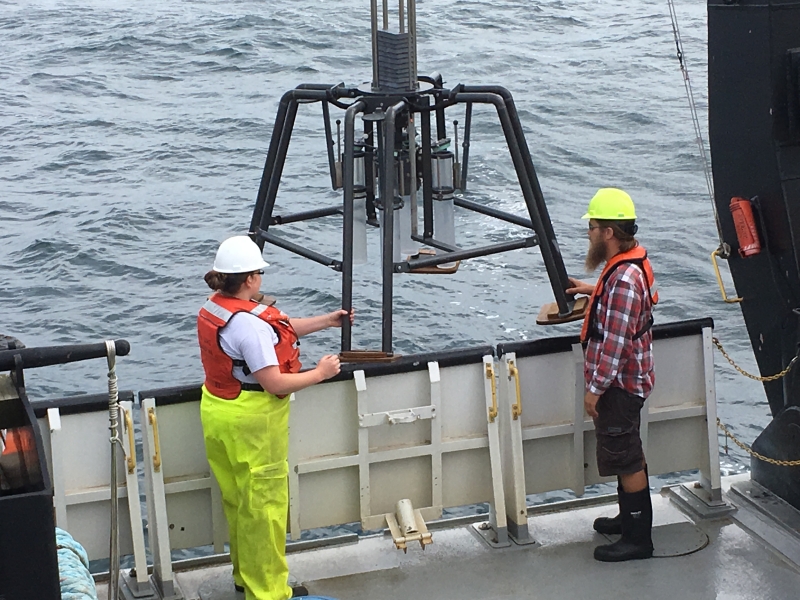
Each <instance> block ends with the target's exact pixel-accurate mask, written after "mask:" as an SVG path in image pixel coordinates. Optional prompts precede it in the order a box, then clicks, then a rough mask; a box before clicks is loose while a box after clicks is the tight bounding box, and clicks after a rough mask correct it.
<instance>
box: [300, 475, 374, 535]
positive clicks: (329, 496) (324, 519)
mask: <svg viewBox="0 0 800 600" xmlns="http://www.w3.org/2000/svg"><path fill="white" fill-rule="evenodd" d="M300 489H301V492H300V514H299V515H298V517H299V522H300V528H301V529H312V528H314V527H324V526H326V525H331V524H341V523H353V522H355V521H358V520H359V519H360V515H359V498H358V467H349V468H346V469H333V470H331V471H322V472H318V473H308V474H306V475H303V476H301V477H300Z"/></svg>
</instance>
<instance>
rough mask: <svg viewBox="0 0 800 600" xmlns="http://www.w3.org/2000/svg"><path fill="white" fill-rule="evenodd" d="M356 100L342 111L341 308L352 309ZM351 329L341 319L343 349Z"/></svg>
mask: <svg viewBox="0 0 800 600" xmlns="http://www.w3.org/2000/svg"><path fill="white" fill-rule="evenodd" d="M364 106H365V105H364V102H362V101H360V100H359V101H358V102H355V103H353V104H352V105H351V106H350V107H348V109H347V111H346V112H345V113H344V157H343V159H342V162H343V164H342V180H343V182H342V183H343V184H344V227H342V231H343V234H342V238H343V239H342V308H343V309H344V310H346V311H347V312H348V313H349V312H350V311H351V310H352V309H353V185H354V184H353V173H354V171H355V156H354V154H355V137H356V134H355V121H356V114H358V113H360V112H361V111H363V110H364ZM351 339H352V331H351V326H350V317H349V316H347V315H346V316H345V317H344V318H343V319H342V352H346V351H348V350H350V344H351Z"/></svg>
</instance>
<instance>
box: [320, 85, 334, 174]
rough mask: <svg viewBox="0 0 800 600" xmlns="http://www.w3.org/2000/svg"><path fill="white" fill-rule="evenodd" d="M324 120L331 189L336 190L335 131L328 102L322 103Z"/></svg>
mask: <svg viewBox="0 0 800 600" xmlns="http://www.w3.org/2000/svg"><path fill="white" fill-rule="evenodd" d="M322 120H323V123H324V125H325V142H326V144H327V146H328V168H329V169H330V171H331V187H332V188H333V189H334V190H335V189H337V188H336V157H335V156H334V154H333V145H334V143H333V131H331V111H330V107H329V106H328V101H327V100H323V101H322Z"/></svg>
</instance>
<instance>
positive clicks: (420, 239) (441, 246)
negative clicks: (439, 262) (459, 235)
mask: <svg viewBox="0 0 800 600" xmlns="http://www.w3.org/2000/svg"><path fill="white" fill-rule="evenodd" d="M411 239H412V240H414V241H415V242H419V243H420V244H425V245H426V246H431V247H432V248H438V249H439V250H444V251H445V252H461V248H459V247H458V246H451V245H450V244H446V243H445V242H440V241H439V240H436V239H434V238H426V237H422V236H419V235H412V236H411Z"/></svg>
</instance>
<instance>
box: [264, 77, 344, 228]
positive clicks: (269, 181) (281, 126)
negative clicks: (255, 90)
mask: <svg viewBox="0 0 800 600" xmlns="http://www.w3.org/2000/svg"><path fill="white" fill-rule="evenodd" d="M332 89H338V88H336V87H335V86H334V87H333V88H327V87H326V88H323V87H322V86H321V85H320V86H315V85H314V84H303V85H302V86H300V87H298V88H296V89H294V90H289V91H288V92H286V93H285V94H284V95H283V96H282V97H281V101H280V103H279V104H278V114H277V116H276V117H275V125H274V127H273V129H272V137H271V138H270V141H269V151H268V152H267V159H266V162H265V164H264V171H263V173H262V175H261V183H260V185H259V188H258V195H257V197H256V205H255V207H254V209H253V218H252V219H251V221H250V231H251V232H254V231H256V230H257V229H259V228H260V229H263V230H266V229H268V228H269V219H270V217H271V216H272V209H273V207H274V205H275V196H276V195H277V193H278V185H279V184H280V176H281V173H283V163H284V161H285V160H286V149H287V148H288V147H289V140H290V138H291V135H292V128H293V127H294V119H295V117H296V116H297V101H298V100H312V101H319V100H327V99H328V98H329V95H330V94H331V93H332ZM341 91H342V92H344V95H347V96H349V95H352V94H353V93H355V92H354V91H353V89H350V88H342V90H341ZM334 95H338V94H334ZM276 172H277V177H276ZM257 243H258V242H257Z"/></svg>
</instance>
